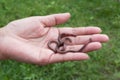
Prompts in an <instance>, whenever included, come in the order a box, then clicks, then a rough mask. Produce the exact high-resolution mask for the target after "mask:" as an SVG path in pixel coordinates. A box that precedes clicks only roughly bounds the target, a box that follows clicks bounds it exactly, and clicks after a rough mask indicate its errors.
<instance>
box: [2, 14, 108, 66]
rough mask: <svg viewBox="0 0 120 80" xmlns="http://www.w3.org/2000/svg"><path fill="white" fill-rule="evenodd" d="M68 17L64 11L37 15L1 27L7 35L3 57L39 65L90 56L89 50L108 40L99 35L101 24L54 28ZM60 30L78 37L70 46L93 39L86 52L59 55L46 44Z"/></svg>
mask: <svg viewBox="0 0 120 80" xmlns="http://www.w3.org/2000/svg"><path fill="white" fill-rule="evenodd" d="M69 17H70V14H69V13H64V14H54V15H48V16H35V17H29V18H24V19H20V20H16V21H12V22H10V23H9V24H8V25H6V26H5V27H3V28H1V32H2V34H3V35H2V36H4V37H3V39H2V40H1V42H0V47H1V52H2V53H3V55H2V57H3V58H5V59H13V60H17V61H21V62H27V63H33V64H38V65H44V64H49V63H55V62H61V61H70V60H85V59H88V58H89V56H88V54H86V52H90V51H94V50H98V49H100V48H101V42H106V41H108V36H106V35H104V34H99V33H100V32H101V30H100V28H98V27H81V28H80V27H78V28H70V27H65V28H56V27H52V26H55V25H57V24H62V23H64V22H66V21H67V20H68V19H69ZM59 33H61V34H62V33H66V34H73V35H76V36H77V37H75V38H73V37H71V40H72V43H71V46H70V47H68V49H69V48H73V49H76V48H79V47H81V46H83V45H84V44H86V43H87V42H88V41H89V39H90V38H91V39H92V42H91V43H89V44H88V45H87V46H86V47H85V49H84V50H83V52H76V53H73V52H68V53H65V54H59V53H57V54H56V53H54V52H53V51H52V50H50V49H49V48H48V46H47V44H48V42H49V41H51V40H57V39H58V36H59Z"/></svg>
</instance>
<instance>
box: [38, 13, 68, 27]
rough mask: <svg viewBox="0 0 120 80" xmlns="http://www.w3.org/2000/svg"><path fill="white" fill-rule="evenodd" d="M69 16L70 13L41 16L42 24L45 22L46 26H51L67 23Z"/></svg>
mask: <svg viewBox="0 0 120 80" xmlns="http://www.w3.org/2000/svg"><path fill="white" fill-rule="evenodd" d="M69 18H70V13H60V14H52V15H48V16H43V17H41V19H40V22H42V24H44V25H45V26H46V27H51V26H55V25H57V24H62V23H65V22H66V21H68V19H69Z"/></svg>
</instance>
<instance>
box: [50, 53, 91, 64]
mask: <svg viewBox="0 0 120 80" xmlns="http://www.w3.org/2000/svg"><path fill="white" fill-rule="evenodd" d="M87 59H89V56H88V54H86V53H66V54H59V53H58V54H54V55H52V56H51V58H50V60H49V63H56V62H64V61H79V60H87Z"/></svg>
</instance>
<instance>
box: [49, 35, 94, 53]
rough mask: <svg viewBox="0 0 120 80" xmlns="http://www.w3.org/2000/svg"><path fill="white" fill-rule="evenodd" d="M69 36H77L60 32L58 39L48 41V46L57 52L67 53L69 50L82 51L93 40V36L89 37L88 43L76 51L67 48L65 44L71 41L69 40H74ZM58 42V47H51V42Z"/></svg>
mask: <svg viewBox="0 0 120 80" xmlns="http://www.w3.org/2000/svg"><path fill="white" fill-rule="evenodd" d="M67 36H73V37H76V36H75V35H70V34H60V35H59V36H58V41H49V42H48V44H47V45H48V48H49V49H51V50H52V51H54V52H55V53H60V54H65V53H67V52H82V51H83V49H84V48H85V47H86V46H87V45H88V44H89V42H91V41H92V40H91V38H90V39H89V42H88V43H87V44H85V45H84V46H83V47H82V48H80V49H79V50H77V51H74V50H67V51H66V50H65V47H66V44H65V41H66V40H67V41H69V42H72V40H71V39H70V38H68V37H67ZM53 43H54V44H56V47H55V48H53V47H51V46H50V45H51V44H53Z"/></svg>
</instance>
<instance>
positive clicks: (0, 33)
mask: <svg viewBox="0 0 120 80" xmlns="http://www.w3.org/2000/svg"><path fill="white" fill-rule="evenodd" d="M4 37H5V31H4V29H3V28H0V60H4V59H6V58H5V53H4V52H3V47H2V45H3V44H2V43H3V40H4Z"/></svg>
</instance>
